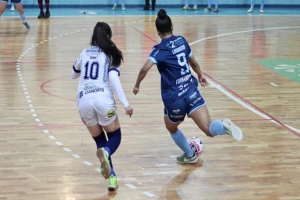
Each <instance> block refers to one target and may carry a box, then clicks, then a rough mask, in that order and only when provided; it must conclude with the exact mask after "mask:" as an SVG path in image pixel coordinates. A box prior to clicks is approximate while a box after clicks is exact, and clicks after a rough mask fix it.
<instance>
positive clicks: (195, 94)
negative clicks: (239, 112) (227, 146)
mask: <svg viewBox="0 0 300 200" xmlns="http://www.w3.org/2000/svg"><path fill="white" fill-rule="evenodd" d="M155 25H156V29H157V33H158V35H159V36H160V38H161V39H162V40H161V42H160V43H159V44H157V45H155V46H154V47H153V49H152V52H151V53H150V55H149V57H148V60H147V61H146V63H145V64H144V66H143V67H142V68H141V70H140V72H139V75H138V77H137V80H136V84H135V86H134V88H133V93H134V94H137V93H138V92H139V89H140V84H141V82H142V80H143V79H144V78H145V76H146V75H147V72H148V71H149V69H150V68H151V67H152V66H153V65H154V64H156V65H157V68H158V71H159V73H160V75H161V96H162V100H163V103H164V106H165V108H164V114H165V117H164V121H165V125H166V128H167V129H168V131H169V132H170V134H171V137H172V139H173V140H174V142H175V143H176V144H177V146H178V147H180V149H181V150H182V151H183V152H184V153H183V155H181V156H179V157H177V161H178V162H180V163H195V162H197V160H198V157H197V156H196V155H195V153H194V152H193V150H192V149H191V147H190V146H189V144H188V142H187V139H186V137H185V136H184V134H183V133H182V132H181V131H180V129H178V126H179V124H180V123H181V122H183V121H184V119H185V116H186V115H187V116H188V117H190V118H192V119H193V120H194V122H195V123H196V124H197V125H198V127H199V128H200V129H201V130H202V131H203V132H204V133H205V134H206V135H207V136H209V137H214V136H217V135H230V136H232V137H233V138H234V139H236V140H238V141H240V140H242V138H243V133H242V131H241V129H240V128H239V127H238V126H236V125H235V124H233V123H232V121H231V120H230V119H224V120H223V121H220V120H215V121H211V119H210V116H209V113H208V110H207V107H206V105H205V100H204V99H203V97H202V96H201V94H200V92H199V91H198V82H199V83H200V85H201V86H203V87H204V86H206V85H207V84H208V83H207V80H206V79H205V78H204V77H203V75H202V72H201V69H200V66H199V64H198V63H197V61H196V60H195V57H194V56H193V53H192V50H191V48H190V46H189V44H188V43H187V41H186V40H185V38H184V37H182V36H174V35H173V25H172V21H171V18H170V17H169V16H168V15H167V13H166V11H165V10H164V9H160V10H159V12H158V17H157V18H156V21H155ZM190 66H191V67H192V69H193V70H194V72H195V73H196V74H197V76H198V80H197V79H196V78H195V77H194V76H193V75H192V74H191V70H190Z"/></svg>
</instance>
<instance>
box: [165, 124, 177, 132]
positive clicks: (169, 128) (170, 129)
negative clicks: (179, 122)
mask: <svg viewBox="0 0 300 200" xmlns="http://www.w3.org/2000/svg"><path fill="white" fill-rule="evenodd" d="M166 129H167V130H168V131H169V133H170V134H173V133H176V131H177V127H174V126H173V127H172V126H168V125H166Z"/></svg>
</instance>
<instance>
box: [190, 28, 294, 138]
mask: <svg viewBox="0 0 300 200" xmlns="http://www.w3.org/2000/svg"><path fill="white" fill-rule="evenodd" d="M299 28H300V26H287V27H270V28H262V29H252V30H245V31H236V32H231V33H224V34H219V35H215V36H211V37H207V38H202V39H199V40H196V41H194V42H191V43H190V46H192V45H194V44H197V43H199V42H203V41H206V40H210V39H214V38H219V37H224V36H229V35H236V34H241V33H249V32H255V31H266V30H281V29H299ZM191 70H192V69H191ZM192 72H193V73H194V74H195V72H194V71H193V70H192ZM208 82H209V84H211V85H214V86H215V88H217V89H218V90H219V91H220V92H222V93H223V94H225V95H226V96H228V97H229V98H231V99H232V100H234V101H235V102H237V103H238V104H240V105H241V106H243V107H245V108H247V109H248V110H250V111H251V112H253V113H255V114H257V115H259V116H261V117H262V118H264V119H268V120H270V121H271V122H273V123H276V124H278V122H276V121H275V120H273V119H272V120H271V118H270V117H268V116H267V115H265V114H264V113H262V112H261V111H259V110H257V109H255V108H253V107H252V106H250V105H248V104H247V103H245V102H243V101H242V100H241V99H239V98H237V97H235V96H234V95H232V94H231V93H230V92H228V91H227V90H225V89H224V88H223V87H222V86H220V85H217V84H216V83H215V82H214V81H213V80H210V79H208ZM283 125H284V126H286V127H288V128H289V129H291V130H293V131H295V132H298V133H300V130H299V129H296V128H294V127H291V126H288V125H285V124H283Z"/></svg>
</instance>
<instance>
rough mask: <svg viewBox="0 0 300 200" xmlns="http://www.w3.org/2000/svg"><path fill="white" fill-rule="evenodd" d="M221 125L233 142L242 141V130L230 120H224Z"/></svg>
mask: <svg viewBox="0 0 300 200" xmlns="http://www.w3.org/2000/svg"><path fill="white" fill-rule="evenodd" d="M223 125H224V127H225V130H226V132H227V134H229V135H231V136H232V137H233V138H234V139H235V140H237V141H241V140H242V139H243V132H242V130H241V129H240V128H239V127H238V126H236V125H235V124H234V123H233V122H232V121H231V120H230V119H224V120H223Z"/></svg>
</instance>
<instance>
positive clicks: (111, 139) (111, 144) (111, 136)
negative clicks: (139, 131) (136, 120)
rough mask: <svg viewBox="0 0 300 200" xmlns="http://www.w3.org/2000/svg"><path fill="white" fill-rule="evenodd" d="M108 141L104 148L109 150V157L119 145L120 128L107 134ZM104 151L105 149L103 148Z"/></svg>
mask: <svg viewBox="0 0 300 200" xmlns="http://www.w3.org/2000/svg"><path fill="white" fill-rule="evenodd" d="M107 137H108V141H107V142H106V145H105V147H107V148H108V149H109V156H111V155H113V154H114V153H115V152H116V150H117V149H118V147H119V146H120V143H121V128H119V129H117V130H115V131H113V132H110V133H107ZM105 150H106V148H105Z"/></svg>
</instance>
